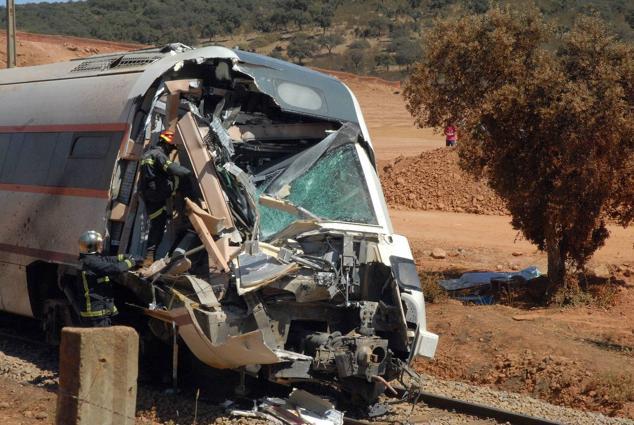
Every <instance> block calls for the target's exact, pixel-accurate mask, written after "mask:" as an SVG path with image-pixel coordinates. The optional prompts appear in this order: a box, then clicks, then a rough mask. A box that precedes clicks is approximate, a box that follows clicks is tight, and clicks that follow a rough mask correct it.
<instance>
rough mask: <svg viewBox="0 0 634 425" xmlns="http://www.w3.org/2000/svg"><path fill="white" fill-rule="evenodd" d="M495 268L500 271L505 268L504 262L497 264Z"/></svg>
mask: <svg viewBox="0 0 634 425" xmlns="http://www.w3.org/2000/svg"><path fill="white" fill-rule="evenodd" d="M495 270H497V271H499V272H500V271H502V270H504V266H503V265H502V264H498V265H497V266H495Z"/></svg>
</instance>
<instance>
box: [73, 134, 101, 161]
mask: <svg viewBox="0 0 634 425" xmlns="http://www.w3.org/2000/svg"><path fill="white" fill-rule="evenodd" d="M109 148H110V135H108V136H105V137H104V136H76V137H75V139H74V140H73V147H72V149H71V151H70V157H71V158H74V159H83V158H86V159H99V158H105V156H106V154H107V153H108V150H109Z"/></svg>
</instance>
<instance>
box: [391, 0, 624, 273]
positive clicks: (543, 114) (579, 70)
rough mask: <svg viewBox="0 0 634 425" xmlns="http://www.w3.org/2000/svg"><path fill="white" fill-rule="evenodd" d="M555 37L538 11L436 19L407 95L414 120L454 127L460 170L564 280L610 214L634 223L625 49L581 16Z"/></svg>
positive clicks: (598, 240) (595, 242) (602, 233)
mask: <svg viewBox="0 0 634 425" xmlns="http://www.w3.org/2000/svg"><path fill="white" fill-rule="evenodd" d="M553 37H555V36H554V35H553V32H552V31H551V29H550V28H549V26H548V25H546V24H545V23H544V21H543V19H542V17H541V15H540V14H539V13H538V12H537V11H536V10H528V11H512V10H510V9H502V8H499V7H495V8H492V9H491V10H489V11H488V12H487V13H486V14H483V15H472V16H465V17H462V18H459V19H455V18H453V19H451V20H444V21H439V22H437V23H436V24H435V26H434V27H433V28H431V29H430V30H429V31H427V33H426V37H425V40H426V46H425V47H426V49H425V53H426V54H425V58H424V60H423V61H422V62H421V63H420V64H419V65H418V66H417V67H416V68H415V70H414V71H413V73H412V75H411V77H410V79H409V80H408V82H407V83H406V85H405V90H404V95H405V98H406V101H407V107H408V109H409V111H410V112H411V113H412V114H413V115H414V116H415V117H416V122H417V123H418V124H419V125H421V126H434V127H440V126H444V125H445V124H446V123H447V122H459V123H460V127H461V130H462V131H461V134H462V138H461V141H460V150H459V153H460V158H461V165H462V166H463V167H464V168H465V169H466V170H467V171H469V172H471V173H472V174H474V175H475V176H478V177H485V178H487V179H488V182H489V184H490V185H491V187H492V188H493V189H494V190H495V191H496V192H497V193H498V194H499V195H500V196H501V197H502V198H503V199H504V200H505V201H506V205H507V207H508V209H509V211H510V212H511V215H512V222H511V223H512V225H513V226H514V227H515V228H516V229H518V230H520V231H521V232H522V233H523V235H524V236H525V237H526V238H527V239H528V240H530V241H531V242H533V243H535V244H536V245H537V246H538V247H539V248H540V249H543V250H545V251H546V252H547V254H548V276H549V280H550V281H551V283H552V284H554V285H561V284H562V283H563V282H566V279H565V276H566V272H567V271H568V270H569V269H570V267H571V266H572V267H581V266H583V265H584V264H585V263H586V262H587V260H588V258H589V257H590V256H591V255H592V254H593V253H594V252H595V250H596V249H598V248H599V247H600V246H601V245H603V243H604V241H605V240H606V238H607V237H608V230H607V228H606V220H607V219H608V218H610V219H612V220H616V221H617V222H619V223H620V224H622V225H624V226H625V225H628V224H629V223H631V222H632V220H633V219H634V202H633V200H634V120H632V110H633V108H634V48H633V47H632V46H631V45H626V44H624V43H622V42H619V41H616V39H615V38H614V37H613V36H612V35H611V34H610V33H609V31H608V29H607V27H606V25H605V24H604V23H602V22H600V21H599V20H598V19H597V18H590V17H583V18H580V19H579V20H578V21H577V23H576V24H575V26H574V28H573V29H572V30H570V31H569V32H568V33H567V34H565V35H563V36H557V38H555V39H553ZM554 43H557V44H559V45H561V48H560V49H559V51H558V52H553V51H552V50H549V49H547V48H545V46H546V45H549V46H552V45H553V44H554Z"/></svg>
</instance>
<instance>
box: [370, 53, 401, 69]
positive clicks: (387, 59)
mask: <svg viewBox="0 0 634 425" xmlns="http://www.w3.org/2000/svg"><path fill="white" fill-rule="evenodd" d="M374 62H375V63H376V65H377V66H384V67H385V70H386V71H389V70H390V65H394V64H395V63H396V62H395V61H394V57H393V56H392V55H390V54H389V53H387V52H381V53H379V54H377V55H376V56H375V57H374Z"/></svg>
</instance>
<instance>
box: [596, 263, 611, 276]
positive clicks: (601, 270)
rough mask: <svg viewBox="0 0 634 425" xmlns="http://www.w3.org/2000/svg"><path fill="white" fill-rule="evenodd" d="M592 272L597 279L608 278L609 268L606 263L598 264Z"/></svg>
mask: <svg viewBox="0 0 634 425" xmlns="http://www.w3.org/2000/svg"><path fill="white" fill-rule="evenodd" d="M592 273H593V274H594V275H595V276H596V277H598V278H599V279H609V278H610V268H609V267H608V266H607V265H606V264H600V265H598V266H596V267H595V268H594V269H592Z"/></svg>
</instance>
